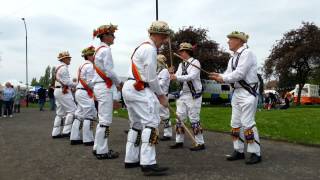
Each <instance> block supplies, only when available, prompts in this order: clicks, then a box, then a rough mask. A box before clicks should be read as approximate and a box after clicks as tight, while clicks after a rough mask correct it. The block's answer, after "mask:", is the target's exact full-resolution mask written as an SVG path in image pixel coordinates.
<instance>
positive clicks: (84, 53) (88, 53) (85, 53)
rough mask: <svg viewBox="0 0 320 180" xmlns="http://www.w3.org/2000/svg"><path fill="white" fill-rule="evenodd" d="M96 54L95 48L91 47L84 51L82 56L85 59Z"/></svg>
mask: <svg viewBox="0 0 320 180" xmlns="http://www.w3.org/2000/svg"><path fill="white" fill-rule="evenodd" d="M94 53H95V48H94V46H90V47H87V48H85V49H83V50H82V55H81V56H82V57H84V56H92V55H94Z"/></svg>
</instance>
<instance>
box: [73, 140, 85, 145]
mask: <svg viewBox="0 0 320 180" xmlns="http://www.w3.org/2000/svg"><path fill="white" fill-rule="evenodd" d="M82 143H83V142H82V140H71V141H70V144H71V145H78V144H82Z"/></svg>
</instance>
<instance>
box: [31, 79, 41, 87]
mask: <svg viewBox="0 0 320 180" xmlns="http://www.w3.org/2000/svg"><path fill="white" fill-rule="evenodd" d="M31 86H39V82H38V81H37V78H32V80H31Z"/></svg>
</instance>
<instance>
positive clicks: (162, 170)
mask: <svg viewBox="0 0 320 180" xmlns="http://www.w3.org/2000/svg"><path fill="white" fill-rule="evenodd" d="M168 169H169V168H167V167H159V166H158V165H157V164H153V165H144V166H141V170H142V172H143V175H145V176H163V175H166V173H167V172H166V171H167V170H168Z"/></svg>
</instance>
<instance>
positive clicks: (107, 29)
mask: <svg viewBox="0 0 320 180" xmlns="http://www.w3.org/2000/svg"><path fill="white" fill-rule="evenodd" d="M116 30H118V26H117V25H113V24H111V23H110V24H109V25H102V26H100V27H98V28H97V29H94V30H93V38H95V37H99V36H101V35H103V34H113V33H114V32H115V31H116Z"/></svg>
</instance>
